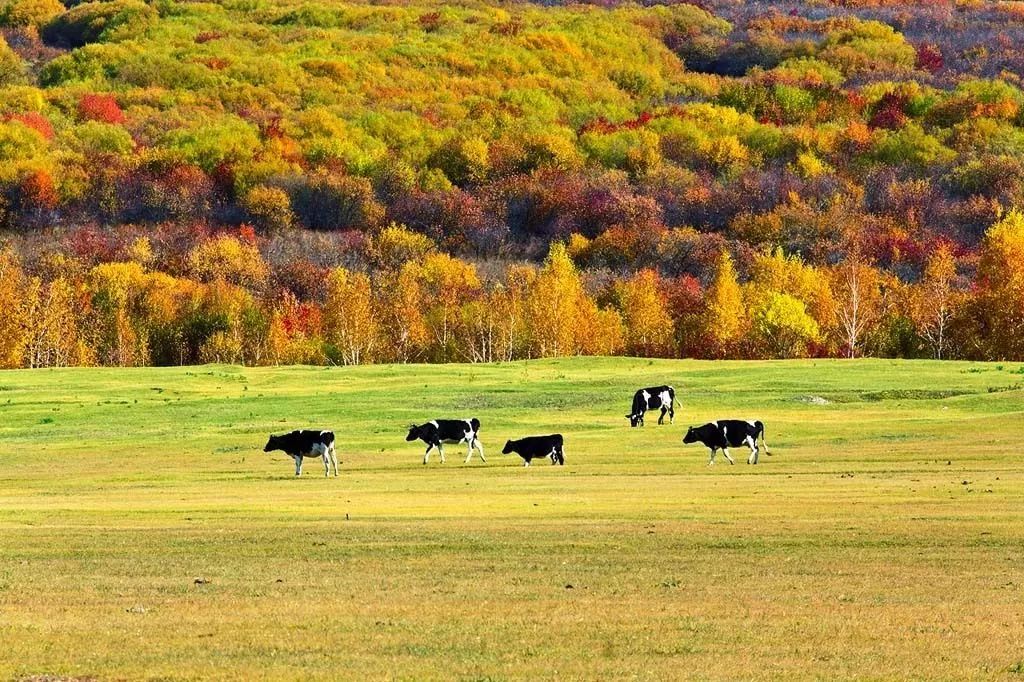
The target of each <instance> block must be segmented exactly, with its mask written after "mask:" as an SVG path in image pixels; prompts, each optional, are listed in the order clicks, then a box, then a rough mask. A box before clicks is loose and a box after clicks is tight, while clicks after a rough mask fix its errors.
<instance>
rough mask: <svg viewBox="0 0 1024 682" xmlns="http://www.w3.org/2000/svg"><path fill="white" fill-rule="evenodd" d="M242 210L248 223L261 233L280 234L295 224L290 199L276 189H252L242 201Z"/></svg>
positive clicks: (283, 192)
mask: <svg viewBox="0 0 1024 682" xmlns="http://www.w3.org/2000/svg"><path fill="white" fill-rule="evenodd" d="M242 208H244V209H245V213H246V217H247V218H248V220H249V222H250V223H252V225H253V226H255V227H256V228H257V229H259V230H260V231H262V232H282V231H284V230H287V229H288V228H290V227H291V226H292V225H293V223H294V222H295V215H294V214H293V213H292V204H291V199H289V198H288V194H287V193H286V192H285V191H284V190H283V189H280V188H278V187H265V186H263V185H260V186H258V187H253V188H252V189H250V190H249V191H248V192H247V193H246V195H245V197H244V198H243V199H242Z"/></svg>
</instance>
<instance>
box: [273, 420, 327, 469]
mask: <svg viewBox="0 0 1024 682" xmlns="http://www.w3.org/2000/svg"><path fill="white" fill-rule="evenodd" d="M273 450H283V451H284V454H286V455H288V456H289V457H291V458H292V459H293V460H295V475H296V476H300V475H302V458H303V457H319V458H321V459H322V460H323V462H324V476H330V475H331V469H330V464H334V475H335V476H337V475H338V458H337V457H336V456H335V454H334V432H333V431H292V432H291V433H286V434H284V435H283V436H274V435H271V436H270V440H268V441H267V444H266V446H264V448H263V452H271V451H273Z"/></svg>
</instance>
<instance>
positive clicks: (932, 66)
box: [915, 43, 946, 73]
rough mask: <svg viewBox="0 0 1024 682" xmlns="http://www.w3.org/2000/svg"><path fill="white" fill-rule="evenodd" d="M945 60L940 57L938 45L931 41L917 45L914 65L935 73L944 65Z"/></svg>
mask: <svg viewBox="0 0 1024 682" xmlns="http://www.w3.org/2000/svg"><path fill="white" fill-rule="evenodd" d="M945 64H946V61H945V60H944V59H943V58H942V52H941V51H940V50H939V48H938V46H936V45H933V44H931V43H921V44H920V45H918V46H917V63H916V64H915V66H916V67H917V68H918V69H921V70H922V71H927V72H928V73H937V72H939V71H941V70H942V67H943V66H945Z"/></svg>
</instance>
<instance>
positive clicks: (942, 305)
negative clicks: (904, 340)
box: [910, 243, 964, 360]
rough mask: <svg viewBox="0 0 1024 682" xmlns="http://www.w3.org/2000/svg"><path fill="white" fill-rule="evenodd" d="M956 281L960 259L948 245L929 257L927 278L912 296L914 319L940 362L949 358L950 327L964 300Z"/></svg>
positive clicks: (923, 279)
mask: <svg viewBox="0 0 1024 682" xmlns="http://www.w3.org/2000/svg"><path fill="white" fill-rule="evenodd" d="M956 280H957V274H956V258H955V256H954V255H953V249H952V248H951V247H950V245H949V244H945V243H944V244H942V245H940V246H939V247H938V248H937V249H936V250H935V251H934V252H933V253H932V254H931V256H929V258H928V261H927V263H926V264H925V268H924V277H923V278H922V279H921V282H920V283H919V284H918V285H917V286H916V287H915V288H914V294H913V295H912V297H911V298H912V300H911V306H912V308H911V311H910V315H911V319H912V320H913V321H914V324H915V326H916V327H917V332H918V334H920V335H921V337H922V338H923V339H925V341H927V342H928V345H929V346H931V351H932V355H933V356H934V357H935V358H936V359H937V360H941V359H943V357H945V355H946V349H947V346H948V344H949V329H950V324H951V322H952V320H953V317H954V316H955V314H956V312H957V310H958V309H959V307H960V306H961V304H962V303H963V300H964V295H963V293H962V292H961V291H960V290H958V289H957V287H956Z"/></svg>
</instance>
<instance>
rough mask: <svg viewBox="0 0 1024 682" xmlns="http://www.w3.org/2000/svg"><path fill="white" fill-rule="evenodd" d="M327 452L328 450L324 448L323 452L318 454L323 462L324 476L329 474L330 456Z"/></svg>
mask: <svg viewBox="0 0 1024 682" xmlns="http://www.w3.org/2000/svg"><path fill="white" fill-rule="evenodd" d="M327 453H328V450H324V454H322V455H320V459H321V460H323V463H324V478H327V477H328V476H330V475H331V456H330V455H329V454H327Z"/></svg>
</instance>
